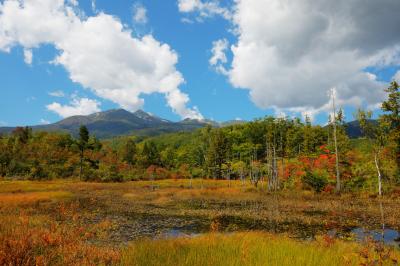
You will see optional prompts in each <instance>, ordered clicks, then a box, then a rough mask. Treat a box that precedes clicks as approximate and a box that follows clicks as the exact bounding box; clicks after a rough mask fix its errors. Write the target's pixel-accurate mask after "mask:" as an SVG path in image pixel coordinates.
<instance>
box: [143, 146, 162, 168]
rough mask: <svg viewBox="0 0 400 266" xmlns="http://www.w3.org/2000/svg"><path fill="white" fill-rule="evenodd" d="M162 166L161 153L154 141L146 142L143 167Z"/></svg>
mask: <svg viewBox="0 0 400 266" xmlns="http://www.w3.org/2000/svg"><path fill="white" fill-rule="evenodd" d="M159 164H160V153H159V151H158V148H157V145H156V144H155V143H154V142H153V141H146V142H145V143H144V145H143V149H142V166H143V167H144V168H147V167H149V166H151V165H159Z"/></svg>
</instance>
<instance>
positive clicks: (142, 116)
mask: <svg viewBox="0 0 400 266" xmlns="http://www.w3.org/2000/svg"><path fill="white" fill-rule="evenodd" d="M208 124H210V125H212V126H218V123H216V122H213V121H211V120H194V119H185V120H182V121H180V122H172V121H169V120H166V119H162V118H160V117H157V116H155V115H152V114H149V113H146V112H144V111H142V110H138V111H136V112H134V113H131V112H129V111H126V110H124V109H113V110H108V111H104V112H99V113H94V114H91V115H87V116H83V115H79V116H72V117H68V118H66V119H63V120H61V121H59V122H57V123H54V124H49V125H36V126H31V128H32V129H33V130H34V131H61V132H67V133H71V134H72V135H76V134H77V132H78V131H79V127H80V126H81V125H85V126H87V128H88V129H89V131H90V133H92V134H94V135H96V136H97V137H98V138H110V137H115V136H121V135H131V134H134V135H139V136H140V135H146V136H154V135H159V134H162V133H171V132H179V131H192V130H195V129H197V128H201V127H204V126H206V125H208ZM14 129H15V127H0V133H3V134H7V133H10V132H12V131H13V130H14Z"/></svg>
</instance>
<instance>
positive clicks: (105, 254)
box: [0, 179, 400, 266]
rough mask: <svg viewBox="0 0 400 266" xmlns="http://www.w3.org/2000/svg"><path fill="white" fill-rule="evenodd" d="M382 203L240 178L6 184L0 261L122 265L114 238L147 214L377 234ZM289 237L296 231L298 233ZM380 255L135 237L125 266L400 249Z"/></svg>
mask: <svg viewBox="0 0 400 266" xmlns="http://www.w3.org/2000/svg"><path fill="white" fill-rule="evenodd" d="M382 201H383V203H384V214H385V222H386V225H387V226H388V227H391V228H393V229H396V228H400V222H399V219H398V218H399V217H400V208H398V206H400V198H398V197H393V196H392V195H387V196H386V195H385V197H384V199H383V200H382ZM378 206H379V204H378V200H377V199H376V198H371V197H369V196H368V195H364V194H362V195H358V194H343V195H341V196H336V195H329V194H322V195H318V194H314V193H312V192H306V191H282V192H279V193H268V192H267V191H265V189H264V190H263V189H260V188H258V189H255V188H254V187H253V186H252V185H251V184H250V183H249V182H247V183H246V184H245V185H243V184H242V183H241V182H240V181H231V182H229V181H216V180H201V179H195V180H192V186H191V187H190V180H158V181H154V182H153V181H138V182H127V183H113V184H104V183H84V182H78V181H64V180H55V181H46V182H32V181H0V265H3V264H6V265H9V264H11V265H15V264H17V265H35V264H37V265H49V264H51V265H97V264H107V263H108V264H111V263H118V262H119V256H120V253H121V250H120V249H117V248H116V247H117V246H119V245H120V244H122V243H126V242H123V241H126V239H125V238H123V236H121V235H118V234H117V235H115V233H118V230H122V231H123V230H125V229H124V228H128V229H129V230H133V233H138V235H139V236H140V232H139V231H140V229H141V227H142V226H144V225H143V224H140V223H139V221H140V217H144V218H146V219H147V218H149V217H150V218H149V220H146V219H145V221H146V223H156V224H155V225H158V223H159V220H160V223H162V222H163V221H164V224H162V225H159V226H158V227H157V226H156V229H157V231H155V232H154V234H158V233H162V232H163V230H164V229H166V230H168V229H169V228H170V227H171V228H173V227H174V226H175V225H174V223H175V221H176V220H174V219H177V220H178V222H177V223H178V224H180V225H182V224H188V225H190V224H191V223H193V222H198V223H201V225H202V226H203V227H202V228H203V229H202V230H204V228H205V230H207V228H210V229H211V231H220V232H231V231H236V230H246V229H247V226H248V225H254V224H256V225H257V223H258V224H261V223H264V224H266V225H268V224H270V223H271V224H274V223H277V224H282V223H285V222H288V224H290V226H292V225H293V226H294V227H296V226H298V225H299V226H300V228H304V227H301V226H305V227H308V228H310V227H313V226H319V228H325V229H324V230H328V229H330V228H341V227H347V226H371V227H372V228H378V227H377V225H378V226H379V223H380V221H381V215H380V210H379V207H378ZM152 217H155V218H153V219H151V218H152ZM108 219H111V220H108ZM158 219H159V220H158ZM230 219H232V220H230ZM183 220H184V221H183ZM165 221H167V222H165ZM168 226H170V227H168ZM121 228H122V229H121ZM148 228H149V227H147V229H148ZM231 229H234V230H231ZM289 229H290V230H289ZM260 230H261V229H260ZM262 230H264V228H262ZM266 230H267V228H266ZM295 230H297V228H296V229H295ZM110 232H111V233H113V234H114V236H113V237H111V236H110V234H109V233H110ZM202 232H203V231H202ZM287 232H289V233H293V231H292V229H291V228H288V229H287ZM122 235H123V234H122ZM375 249H377V248H376V247H375V246H374V247H372V246H371V247H362V246H360V245H358V244H355V243H345V242H341V241H333V242H332V241H331V240H329V239H325V240H324V239H319V240H318V241H316V242H299V241H295V240H293V239H289V238H288V237H285V236H283V237H282V236H273V235H271V234H266V233H260V232H252V233H237V234H230V233H228V234H205V235H202V236H200V237H196V238H193V239H170V240H157V241H152V240H145V241H135V242H133V243H132V244H131V246H130V247H129V248H128V249H124V250H123V251H122V254H123V259H122V262H123V263H124V264H129V263H131V264H132V265H160V264H165V265H166V266H168V265H342V264H349V265H352V264H353V265H358V264H359V263H365V264H366V265H369V264H368V263H370V262H371V261H373V260H374V259H375V260H376V259H381V258H380V257H379V256H383V257H384V258H389V259H398V251H396V252H395V251H393V252H392V251H390V252H389V251H388V249H382V248H378V249H377V250H380V251H379V252H378V251H374V250H375ZM374 252H375V253H374ZM385 252H386V253H385ZM388 252H389V253H390V254H389V253H388ZM303 253H304V255H302V254H303ZM388 254H389V255H388ZM293 256H295V258H296V259H297V261H298V262H296V263H297V264H283V263H290V262H292V261H293ZM388 256H389V257H388ZM382 260H383V259H382ZM164 261H165V263H164ZM265 261H268V262H270V263H267V264H265ZM321 263H322V264H321ZM329 263H331V264H329ZM334 263H338V264H334ZM385 263H386V261H385V262H384V263H383V265H385ZM388 265H389V264H388Z"/></svg>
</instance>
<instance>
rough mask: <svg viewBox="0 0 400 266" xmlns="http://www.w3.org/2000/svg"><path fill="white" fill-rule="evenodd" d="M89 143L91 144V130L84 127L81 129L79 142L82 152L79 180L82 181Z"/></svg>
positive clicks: (80, 154)
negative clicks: (85, 154)
mask: <svg viewBox="0 0 400 266" xmlns="http://www.w3.org/2000/svg"><path fill="white" fill-rule="evenodd" d="M88 143H89V130H88V129H87V127H86V126H83V125H82V126H81V127H80V128H79V139H78V142H77V144H78V147H79V151H80V153H79V156H80V157H79V158H80V165H79V179H82V173H83V161H84V153H85V150H86V149H87V148H88Z"/></svg>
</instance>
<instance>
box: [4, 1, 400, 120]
mask: <svg viewBox="0 0 400 266" xmlns="http://www.w3.org/2000/svg"><path fill="white" fill-rule="evenodd" d="M399 14H400V1H398V0H380V1H376V0H337V1H331V0H314V1H311V0H225V1H217V0H162V1H161V0H141V1H135V0H115V1H109V0H96V1H95V0H80V1H79V0H0V126H17V125H37V124H48V123H53V122H56V121H58V120H61V119H63V118H65V117H69V116H72V115H87V114H91V113H94V112H99V111H104V110H109V109H113V108H124V109H126V110H129V111H132V112H133V111H135V110H138V109H143V110H145V111H147V112H149V113H152V114H155V115H157V116H160V117H163V118H166V119H170V120H172V121H179V120H181V119H184V118H193V119H202V118H207V119H212V120H216V121H227V120H234V119H244V120H252V119H254V118H259V117H263V116H266V115H275V116H287V117H294V116H296V117H303V118H304V116H305V115H308V116H310V117H311V118H312V119H313V121H314V122H315V123H318V124H325V123H326V122H327V117H328V113H329V112H330V109H331V103H330V96H329V95H330V92H331V91H332V89H334V90H333V91H334V92H335V97H336V102H337V105H338V108H343V109H344V110H345V116H346V119H347V120H353V114H354V112H355V110H357V108H360V107H361V108H365V109H371V110H375V112H376V113H377V114H379V104H380V102H381V101H382V100H383V99H385V97H386V95H385V93H384V88H385V87H387V86H388V84H389V82H390V81H392V80H400V16H399Z"/></svg>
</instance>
